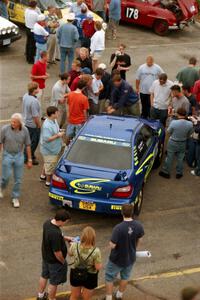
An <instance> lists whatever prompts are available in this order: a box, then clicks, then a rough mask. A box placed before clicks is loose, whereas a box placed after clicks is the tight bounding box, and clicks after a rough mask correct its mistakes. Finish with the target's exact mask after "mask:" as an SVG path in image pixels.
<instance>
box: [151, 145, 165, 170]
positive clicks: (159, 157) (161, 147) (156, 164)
mask: <svg viewBox="0 0 200 300" xmlns="http://www.w3.org/2000/svg"><path fill="white" fill-rule="evenodd" d="M163 154H164V144H163V143H160V144H159V145H158V154H157V155H156V158H155V161H154V164H153V168H154V169H157V168H158V167H159V166H160V165H161V162H162V158H163Z"/></svg>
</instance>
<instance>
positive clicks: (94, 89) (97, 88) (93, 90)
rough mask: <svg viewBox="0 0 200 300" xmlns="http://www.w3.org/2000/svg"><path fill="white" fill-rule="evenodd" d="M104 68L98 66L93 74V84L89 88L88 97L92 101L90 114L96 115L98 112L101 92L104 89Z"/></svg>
mask: <svg viewBox="0 0 200 300" xmlns="http://www.w3.org/2000/svg"><path fill="white" fill-rule="evenodd" d="M103 73H104V72H103V70H102V69H100V68H97V69H96V71H95V73H94V74H93V75H92V85H91V87H90V89H89V90H88V98H89V103H90V114H91V115H95V114H97V113H98V110H99V109H98V107H99V106H98V103H99V94H100V92H101V91H102V90H103V88H104V87H103V83H102V81H101V78H102V76H103Z"/></svg>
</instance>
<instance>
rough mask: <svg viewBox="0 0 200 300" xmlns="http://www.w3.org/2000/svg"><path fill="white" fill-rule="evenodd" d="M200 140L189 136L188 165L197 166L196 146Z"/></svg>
mask: <svg viewBox="0 0 200 300" xmlns="http://www.w3.org/2000/svg"><path fill="white" fill-rule="evenodd" d="M197 144H198V141H197V140H195V139H193V138H191V137H190V138H189V139H188V140H187V151H186V161H187V163H188V166H189V167H190V168H192V167H194V166H196V147H197Z"/></svg>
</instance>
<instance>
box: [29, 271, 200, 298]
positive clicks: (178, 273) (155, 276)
mask: <svg viewBox="0 0 200 300" xmlns="http://www.w3.org/2000/svg"><path fill="white" fill-rule="evenodd" d="M196 273H200V267H196V268H189V269H183V270H179V271H171V272H163V273H160V274H153V275H147V276H142V277H138V278H134V279H132V280H130V282H132V283H134V282H138V281H144V280H151V279H162V278H165V279H167V278H172V277H179V276H184V275H191V274H196ZM102 288H105V284H102V285H100V286H98V287H97V288H96V289H95V290H100V289H102ZM70 293H71V292H70V291H66V292H62V293H58V294H57V295H56V296H57V297H59V296H69V295H70ZM35 299H36V297H33V298H27V299H24V300H35Z"/></svg>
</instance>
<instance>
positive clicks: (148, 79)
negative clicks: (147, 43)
mask: <svg viewBox="0 0 200 300" xmlns="http://www.w3.org/2000/svg"><path fill="white" fill-rule="evenodd" d="M161 73H164V71H163V69H162V68H161V67H160V66H159V65H157V64H155V63H154V58H153V56H151V55H149V56H147V58H146V63H145V64H143V65H141V66H139V68H138V70H137V72H136V92H137V93H138V94H140V100H141V104H142V113H141V116H142V117H143V118H145V119H147V118H149V117H150V108H151V101H150V94H151V93H150V87H151V86H152V84H153V82H154V81H155V80H156V79H158V77H159V75H160V74H161Z"/></svg>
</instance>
